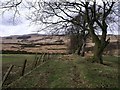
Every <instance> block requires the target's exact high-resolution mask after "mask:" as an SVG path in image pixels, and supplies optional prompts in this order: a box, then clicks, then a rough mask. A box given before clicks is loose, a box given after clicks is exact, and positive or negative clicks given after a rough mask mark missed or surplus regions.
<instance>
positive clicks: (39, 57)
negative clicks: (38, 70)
mask: <svg viewBox="0 0 120 90" xmlns="http://www.w3.org/2000/svg"><path fill="white" fill-rule="evenodd" d="M41 58H42V55H40V56H39V58H38V62H37V64H38V65H39V64H40V60H41Z"/></svg>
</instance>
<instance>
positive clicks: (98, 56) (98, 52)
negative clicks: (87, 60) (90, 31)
mask: <svg viewBox="0 0 120 90" xmlns="http://www.w3.org/2000/svg"><path fill="white" fill-rule="evenodd" d="M108 44H109V39H108V40H107V41H104V42H95V48H94V56H93V62H97V63H101V64H103V57H102V54H103V51H104V49H105V48H106V46H107V45H108Z"/></svg>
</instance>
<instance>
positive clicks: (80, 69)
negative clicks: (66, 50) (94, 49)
mask: <svg viewBox="0 0 120 90" xmlns="http://www.w3.org/2000/svg"><path fill="white" fill-rule="evenodd" d="M34 57H35V55H3V68H4V67H5V66H7V65H8V64H13V63H14V64H16V65H20V63H21V65H22V63H23V60H24V59H28V60H29V63H31V62H32V60H33V59H34ZM20 58H21V59H20ZM118 59H119V57H114V56H105V57H104V64H105V65H101V64H98V63H90V62H88V61H86V60H85V59H84V58H80V57H78V56H76V55H64V56H62V55H60V56H58V57H56V58H53V59H51V60H47V61H46V62H45V63H44V64H43V65H41V66H39V67H37V68H36V69H35V70H33V71H32V72H31V73H30V74H28V75H25V76H24V77H22V78H20V79H19V78H16V79H17V80H14V81H11V82H12V83H11V84H9V87H10V88H39V87H40V88H118V86H119V85H118ZM3 71H5V70H3ZM11 77H12V76H11ZM9 79H10V78H9Z"/></svg>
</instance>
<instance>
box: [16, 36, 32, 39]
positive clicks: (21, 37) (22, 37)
mask: <svg viewBox="0 0 120 90" xmlns="http://www.w3.org/2000/svg"><path fill="white" fill-rule="evenodd" d="M29 38H31V36H19V37H17V39H29Z"/></svg>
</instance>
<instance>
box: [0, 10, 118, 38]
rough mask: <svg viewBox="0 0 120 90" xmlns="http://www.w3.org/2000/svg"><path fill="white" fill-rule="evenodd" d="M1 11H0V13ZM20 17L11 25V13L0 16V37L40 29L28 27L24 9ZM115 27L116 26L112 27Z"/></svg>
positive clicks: (115, 32) (28, 23) (28, 22)
mask: <svg viewBox="0 0 120 90" xmlns="http://www.w3.org/2000/svg"><path fill="white" fill-rule="evenodd" d="M1 12H2V10H1V9H0V13H1ZM20 12H21V15H20V16H19V17H16V19H15V21H14V23H13V19H12V18H13V15H14V13H13V12H12V11H7V12H5V13H4V16H2V15H0V36H9V35H23V34H30V33H36V32H35V31H37V30H39V29H40V28H39V27H38V26H35V25H32V26H31V25H30V21H28V20H26V19H25V14H26V13H29V11H28V10H27V9H25V8H23V9H21V10H20ZM113 27H116V29H118V28H117V26H115V25H114V26H113ZM41 33H43V32H41ZM109 33H111V32H109ZM113 33H114V34H117V33H118V32H117V31H113Z"/></svg>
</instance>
